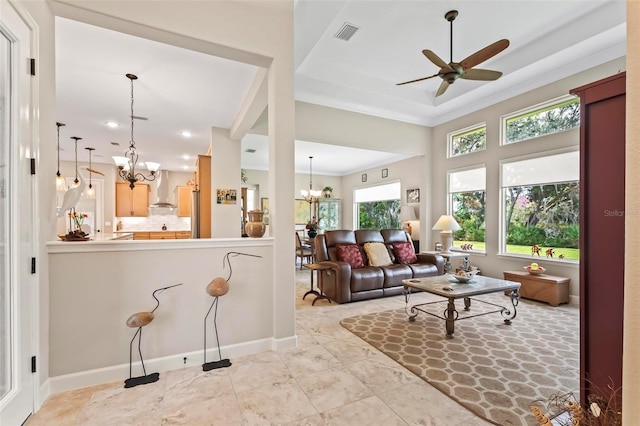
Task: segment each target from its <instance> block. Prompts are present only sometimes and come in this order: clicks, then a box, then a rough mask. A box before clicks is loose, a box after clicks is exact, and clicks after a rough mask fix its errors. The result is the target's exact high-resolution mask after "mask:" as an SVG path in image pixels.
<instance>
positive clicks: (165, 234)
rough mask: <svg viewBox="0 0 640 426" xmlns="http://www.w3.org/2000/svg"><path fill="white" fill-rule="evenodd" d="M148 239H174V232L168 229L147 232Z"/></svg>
mask: <svg viewBox="0 0 640 426" xmlns="http://www.w3.org/2000/svg"><path fill="white" fill-rule="evenodd" d="M149 239H150V240H175V239H176V233H175V232H170V231H159V232H149Z"/></svg>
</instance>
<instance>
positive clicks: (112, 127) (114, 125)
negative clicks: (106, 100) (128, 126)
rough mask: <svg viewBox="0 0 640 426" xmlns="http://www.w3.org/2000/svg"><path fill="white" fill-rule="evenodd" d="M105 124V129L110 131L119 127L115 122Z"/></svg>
mask: <svg viewBox="0 0 640 426" xmlns="http://www.w3.org/2000/svg"><path fill="white" fill-rule="evenodd" d="M105 124H106V125H107V127H109V128H111V129H115V128H116V127H118V126H119V124H118V123H116V122H115V121H107V122H106V123H105Z"/></svg>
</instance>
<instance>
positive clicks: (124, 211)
mask: <svg viewBox="0 0 640 426" xmlns="http://www.w3.org/2000/svg"><path fill="white" fill-rule="evenodd" d="M148 211H149V185H148V184H146V183H136V186H135V187H134V188H133V189H131V188H130V187H129V183H128V182H116V216H117V217H131V216H136V217H146V216H147V215H148Z"/></svg>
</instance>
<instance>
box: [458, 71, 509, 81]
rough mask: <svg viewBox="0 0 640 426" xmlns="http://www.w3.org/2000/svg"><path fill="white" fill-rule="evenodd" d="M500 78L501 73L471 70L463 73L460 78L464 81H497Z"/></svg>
mask: <svg viewBox="0 0 640 426" xmlns="http://www.w3.org/2000/svg"><path fill="white" fill-rule="evenodd" d="M501 76H502V73H501V72H500V71H492V70H479V69H475V68H472V69H470V70H467V71H465V72H464V74H462V76H461V77H460V78H464V79H465V80H482V81H492V80H497V79H499V78H500V77H501Z"/></svg>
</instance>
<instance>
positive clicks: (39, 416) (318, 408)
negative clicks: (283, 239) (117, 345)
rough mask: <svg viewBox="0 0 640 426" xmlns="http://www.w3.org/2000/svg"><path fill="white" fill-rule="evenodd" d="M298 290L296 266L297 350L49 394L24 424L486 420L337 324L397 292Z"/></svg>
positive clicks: (395, 304)
mask: <svg viewBox="0 0 640 426" xmlns="http://www.w3.org/2000/svg"><path fill="white" fill-rule="evenodd" d="M307 290H309V271H308V270H303V271H298V272H296V327H297V328H296V331H297V334H298V337H299V345H298V347H297V348H294V349H288V350H284V351H281V352H264V353H260V354H256V355H250V356H245V357H241V358H235V359H232V360H231V362H232V363H233V365H232V366H231V367H229V368H224V369H220V370H212V371H209V372H206V373H205V372H202V368H201V367H190V368H184V369H181V370H173V371H168V372H164V373H161V374H160V380H159V381H158V382H156V383H154V384H149V385H145V386H138V387H135V388H131V389H124V388H123V387H122V386H123V382H122V381H118V382H114V383H106V384H103V385H99V386H92V387H88V388H83V389H77V390H72V391H68V392H62V393H59V394H54V395H51V396H50V397H49V398H48V399H47V400H46V401H45V403H44V404H43V406H42V408H41V409H40V410H39V411H38V412H37V413H36V414H35V415H33V416H32V417H31V418H30V419H29V421H28V422H27V426H41V425H91V426H99V425H118V426H120V425H136V426H137V425H197V426H199V425H309V426H311V425H385V426H387V425H437V426H449V425H451V426H457V425H465V426H476V425H488V424H489V423H487V422H485V421H484V420H482V419H480V418H478V417H476V416H475V415H474V414H472V413H471V412H469V411H467V410H466V409H465V408H463V407H462V406H460V405H458V404H457V403H455V402H454V401H452V400H451V399H449V398H448V397H446V396H444V395H443V394H442V393H440V392H439V391H438V390H436V389H435V388H433V387H431V386H430V385H428V384H427V383H426V382H424V381H423V380H422V379H420V378H418V377H417V376H415V375H414V374H413V373H411V372H409V371H408V370H406V369H405V368H403V367H402V366H400V365H399V364H397V363H395V362H394V361H392V360H391V359H389V358H387V357H386V356H385V355H383V354H382V353H380V352H379V351H377V350H376V349H374V348H373V347H372V346H369V345H368V344H367V343H365V342H363V341H362V340H361V339H360V338H358V337H356V336H355V335H353V334H351V333H350V332H348V331H347V330H345V329H344V328H342V326H340V324H339V321H340V319H342V318H346V317H350V316H354V315H359V314H363V313H367V312H376V311H381V310H388V309H396V308H399V307H404V299H403V298H402V296H396V297H388V298H383V299H377V300H372V301H365V302H357V303H351V304H345V305H336V303H335V302H334V303H331V304H329V303H328V302H327V301H326V300H319V301H318V302H317V303H316V305H315V306H312V305H311V303H312V301H313V297H314V296H312V295H310V296H307V299H306V300H304V301H303V300H302V296H303V295H304V293H305V292H306V291H307ZM416 296H417V295H414V297H416ZM422 297H429V296H427V295H423V296H422ZM413 300H415V299H413ZM413 300H412V301H413ZM223 355H224V354H223Z"/></svg>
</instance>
